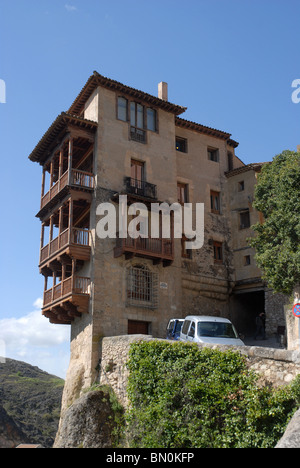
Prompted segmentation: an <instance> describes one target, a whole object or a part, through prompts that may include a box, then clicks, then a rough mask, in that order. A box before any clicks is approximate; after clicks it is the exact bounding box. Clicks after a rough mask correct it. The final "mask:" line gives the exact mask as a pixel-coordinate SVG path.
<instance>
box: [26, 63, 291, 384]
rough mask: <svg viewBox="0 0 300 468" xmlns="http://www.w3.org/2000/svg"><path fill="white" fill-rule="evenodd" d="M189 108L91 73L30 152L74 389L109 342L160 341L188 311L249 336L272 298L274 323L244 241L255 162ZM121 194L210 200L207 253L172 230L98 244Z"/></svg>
mask: <svg viewBox="0 0 300 468" xmlns="http://www.w3.org/2000/svg"><path fill="white" fill-rule="evenodd" d="M185 110H186V109H185V108H184V107H181V106H178V105H175V104H172V103H170V102H169V101H168V95H167V84H166V83H160V85H159V94H158V97H155V96H151V95H149V94H147V93H145V92H142V91H139V90H137V89H133V88H131V87H129V86H126V85H123V84H121V83H119V82H116V81H113V80H111V79H108V78H105V77H103V76H101V75H99V74H98V73H96V72H95V73H94V74H93V75H92V76H91V77H90V78H89V80H88V81H87V83H86V85H85V86H84V88H83V89H82V91H81V92H80V94H79V95H78V97H77V98H76V100H75V101H74V103H73V104H72V105H71V107H70V109H69V110H68V112H66V113H62V114H61V115H60V116H59V117H58V118H57V119H56V120H55V122H54V123H53V124H52V125H51V127H50V128H49V129H48V131H47V132H46V133H45V135H44V136H43V137H42V139H41V141H40V142H39V143H38V145H37V146H36V148H35V149H34V151H33V152H32V154H31V155H30V159H31V161H34V162H38V163H40V164H41V166H42V168H43V177H42V195H41V206H40V211H39V213H38V215H37V216H38V217H39V218H40V219H41V222H42V235H41V253H40V265H39V268H40V272H41V274H42V275H44V277H45V290H44V305H43V310H42V313H43V314H44V315H45V317H48V318H49V320H50V321H51V322H52V323H61V324H70V325H71V363H70V369H69V372H70V373H69V376H71V375H72V376H73V377H72V379H71V378H70V379H71V380H72V382H73V386H74V385H75V387H76V386H78V388H79V387H82V386H83V385H90V383H91V381H93V379H94V377H95V375H96V368H97V364H98V362H99V359H100V352H101V350H100V343H101V338H102V337H103V336H114V335H122V334H135V333H143V334H152V335H154V336H155V337H164V336H165V329H166V325H167V323H168V320H169V319H170V318H172V317H185V316H186V315H188V314H198V315H199V314H201V315H203V314H205V315H222V316H226V317H229V318H231V319H232V320H233V322H234V323H235V324H236V325H237V328H238V329H239V331H240V332H242V333H244V334H247V333H250V334H251V333H253V326H254V323H255V316H256V315H257V314H258V312H259V311H261V310H264V308H265V302H266V301H265V297H266V295H268V294H270V297H269V302H270V301H271V303H272V311H273V312H272V317H274V307H273V306H274V301H273V302H272V297H273V296H272V294H271V293H269V292H266V288H265V285H264V283H263V282H262V280H261V272H260V271H259V269H258V268H257V267H256V265H255V260H254V252H253V250H252V249H250V248H249V247H248V244H247V238H248V237H250V236H251V235H253V234H252V231H251V229H250V226H251V225H252V224H254V223H255V222H256V221H258V220H259V214H258V213H256V212H255V211H254V210H253V208H252V201H253V193H254V185H255V181H256V174H257V172H258V171H259V170H260V165H255V164H253V165H250V166H245V165H244V164H243V162H242V161H241V160H240V159H239V158H238V157H237V156H236V155H235V150H236V148H237V146H238V143H237V142H235V141H234V140H232V139H231V135H230V134H229V133H226V132H224V131H220V130H216V129H213V128H209V127H206V126H203V125H201V124H198V123H194V122H190V121H187V120H184V119H182V118H181V117H179V116H180V115H182V114H183V113H184V111H185ZM120 195H126V196H127V201H128V205H131V204H132V203H134V202H141V203H143V204H144V205H146V206H147V207H150V206H151V204H153V203H158V202H160V203H162V202H166V203H168V204H169V205H171V204H173V203H179V204H182V205H183V204H184V203H191V204H192V206H193V207H195V206H196V203H204V206H205V236H204V246H203V247H202V248H201V249H199V250H187V249H186V248H185V247H186V244H185V240H186V239H185V237H184V236H183V237H182V239H178V238H174V236H173V234H172V233H171V235H170V237H169V238H167V239H165V238H163V237H162V236H160V238H158V239H157V238H151V237H148V238H137V239H132V238H131V237H126V238H121V237H119V238H117V239H114V238H107V239H101V238H99V236H97V223H98V222H99V219H100V216H99V212H98V214H97V207H98V206H99V205H100V204H102V203H104V202H109V203H113V204H114V206H115V207H116V212H119V205H118V203H119V196H120ZM122 209H124V206H123V207H122ZM194 214H195V213H194ZM150 223H151V220H150ZM119 229H120V226H119ZM140 229H141V230H142V227H140ZM275 303H276V308H277V311H279V312H278V313H279V315H280V313H281V310H282V304H281V301H279V302H278V300H276V301H275ZM278 320H281V319H278V318H276V322H277V321H278ZM276 326H277V323H275V324H273V323H272V326H271V328H270V329H271V331H272V332H273V331H274V330H273V329H274V328H276ZM74 382H75V383H74ZM76 388H77V387H76Z"/></svg>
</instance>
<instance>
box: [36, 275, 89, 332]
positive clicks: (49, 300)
mask: <svg viewBox="0 0 300 468" xmlns="http://www.w3.org/2000/svg"><path fill="white" fill-rule="evenodd" d="M89 300H90V278H86V277H81V276H77V275H72V276H70V277H69V278H67V279H64V280H63V281H61V282H60V283H58V284H56V285H55V286H53V287H52V288H50V289H47V290H46V291H45V292H44V303H43V308H42V313H43V315H44V316H45V317H48V318H49V320H50V322H51V323H59V324H65V325H69V324H71V323H72V321H73V320H74V319H75V318H76V317H80V316H81V315H82V314H85V313H88V311H89Z"/></svg>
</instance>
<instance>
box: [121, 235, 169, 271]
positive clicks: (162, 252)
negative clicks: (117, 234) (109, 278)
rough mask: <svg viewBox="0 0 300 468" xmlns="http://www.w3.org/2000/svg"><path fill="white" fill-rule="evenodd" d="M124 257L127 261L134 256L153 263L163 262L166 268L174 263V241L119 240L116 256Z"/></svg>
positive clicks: (147, 239)
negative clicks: (147, 259)
mask: <svg viewBox="0 0 300 468" xmlns="http://www.w3.org/2000/svg"><path fill="white" fill-rule="evenodd" d="M122 255H125V257H126V258H127V259H128V258H132V257H134V256H137V257H144V258H149V259H151V260H153V263H160V262H163V265H164V266H168V265H170V264H171V263H172V262H173V261H174V239H151V238H146V239H144V238H141V237H139V238H137V239H132V238H131V237H127V238H125V239H120V238H117V245H116V247H115V249H114V256H115V258H118V257H121V256H122Z"/></svg>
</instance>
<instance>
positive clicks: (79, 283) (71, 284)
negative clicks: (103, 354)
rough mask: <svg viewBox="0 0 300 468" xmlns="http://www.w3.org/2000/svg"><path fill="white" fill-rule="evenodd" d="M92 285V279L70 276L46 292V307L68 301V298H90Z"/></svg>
mask: <svg viewBox="0 0 300 468" xmlns="http://www.w3.org/2000/svg"><path fill="white" fill-rule="evenodd" d="M90 284H91V280H90V278H85V277H81V276H70V277H69V278H67V279H65V280H64V281H62V282H61V283H59V284H56V285H55V286H54V287H53V288H50V289H48V290H47V291H45V292H44V307H46V306H49V304H52V303H54V302H57V301H59V300H63V299H66V298H67V297H68V296H72V295H78V294H82V295H85V296H88V295H89V294H90Z"/></svg>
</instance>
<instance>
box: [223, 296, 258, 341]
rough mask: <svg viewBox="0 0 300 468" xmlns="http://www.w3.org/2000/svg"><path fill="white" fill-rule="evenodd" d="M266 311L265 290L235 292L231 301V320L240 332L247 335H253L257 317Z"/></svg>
mask: <svg viewBox="0 0 300 468" xmlns="http://www.w3.org/2000/svg"><path fill="white" fill-rule="evenodd" d="M264 311H265V292H264V290H262V291H255V292H247V293H242V294H234V295H233V296H232V299H231V303H230V316H231V320H232V322H233V323H234V325H235V327H236V328H237V330H238V332H239V333H241V334H242V335H244V336H245V337H253V336H254V334H255V330H256V323H255V319H256V317H257V316H258V315H259V314H260V313H261V312H264Z"/></svg>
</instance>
